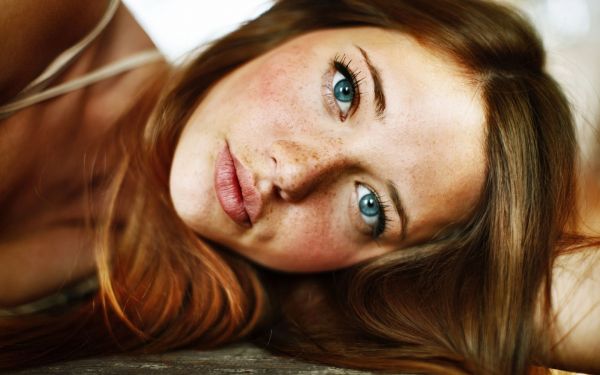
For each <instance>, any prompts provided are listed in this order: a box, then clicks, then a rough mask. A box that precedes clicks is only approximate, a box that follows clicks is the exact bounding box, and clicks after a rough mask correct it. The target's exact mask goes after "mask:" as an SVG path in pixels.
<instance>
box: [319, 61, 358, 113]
mask: <svg viewBox="0 0 600 375" xmlns="http://www.w3.org/2000/svg"><path fill="white" fill-rule="evenodd" d="M351 62H352V60H349V59H347V58H346V56H345V55H342V56H340V55H336V56H335V58H334V59H333V60H332V61H331V71H330V72H331V73H333V76H329V77H330V78H328V81H327V82H326V83H325V88H326V93H325V96H326V97H327V100H328V104H329V106H330V108H331V109H332V110H333V111H334V112H338V113H339V117H340V120H341V121H345V120H346V119H347V118H348V116H350V115H351V114H352V112H354V111H356V109H357V108H358V105H359V103H360V87H359V85H360V82H361V79H359V78H358V74H357V73H355V72H354V70H352V68H350V63H351Z"/></svg>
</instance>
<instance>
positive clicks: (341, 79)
mask: <svg viewBox="0 0 600 375" xmlns="http://www.w3.org/2000/svg"><path fill="white" fill-rule="evenodd" d="M331 86H332V87H333V97H334V98H335V102H336V104H337V106H338V108H339V109H340V112H341V115H342V116H341V117H344V118H345V117H347V116H348V113H349V112H350V109H351V108H352V103H353V102H354V95H355V93H354V85H353V84H352V82H351V81H350V80H349V79H348V78H346V77H345V76H344V75H343V74H342V73H340V72H339V71H336V72H335V75H334V76H333V81H332V82H331Z"/></svg>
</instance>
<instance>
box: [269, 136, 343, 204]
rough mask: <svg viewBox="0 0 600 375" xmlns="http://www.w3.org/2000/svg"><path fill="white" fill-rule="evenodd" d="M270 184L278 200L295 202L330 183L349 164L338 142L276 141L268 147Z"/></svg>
mask: <svg viewBox="0 0 600 375" xmlns="http://www.w3.org/2000/svg"><path fill="white" fill-rule="evenodd" d="M270 156H271V159H272V160H273V161H274V172H273V180H272V182H273V185H274V188H275V189H276V191H278V193H279V195H280V197H281V198H283V199H284V200H287V201H298V200H301V199H302V198H304V197H305V196H306V195H307V194H308V193H310V192H311V191H312V190H313V189H314V188H315V187H317V186H319V185H320V184H323V183H324V182H325V181H326V180H333V179H335V177H336V176H338V175H339V174H340V173H342V171H343V170H344V169H345V168H347V166H348V165H349V164H350V160H349V157H348V156H347V155H345V153H344V152H343V151H342V148H341V146H340V144H339V142H333V141H331V140H330V141H327V140H320V141H318V142H310V143H309V142H298V141H289V140H280V141H276V142H274V143H273V144H272V145H271V148H270Z"/></svg>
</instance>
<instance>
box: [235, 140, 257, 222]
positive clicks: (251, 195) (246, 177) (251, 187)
mask: <svg viewBox="0 0 600 375" xmlns="http://www.w3.org/2000/svg"><path fill="white" fill-rule="evenodd" d="M229 152H230V154H231V158H232V159H233V164H234V166H235V172H236V175H237V179H238V182H239V184H240V189H241V191H242V197H243V200H244V207H245V209H246V212H247V213H248V217H249V218H250V223H251V224H254V223H256V221H257V220H258V217H259V216H260V213H261V211H262V197H261V194H260V192H259V191H258V189H257V188H256V185H255V182H254V176H253V175H252V173H251V172H250V171H249V170H248V169H247V168H246V167H244V165H243V164H242V163H241V162H240V161H239V160H238V159H237V158H236V157H235V155H234V154H233V153H232V152H231V149H229Z"/></svg>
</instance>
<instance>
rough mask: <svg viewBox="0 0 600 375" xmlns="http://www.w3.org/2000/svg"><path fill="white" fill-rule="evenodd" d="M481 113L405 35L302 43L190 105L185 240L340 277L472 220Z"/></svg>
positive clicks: (455, 76)
mask: <svg viewBox="0 0 600 375" xmlns="http://www.w3.org/2000/svg"><path fill="white" fill-rule="evenodd" d="M483 108H484V107H483V104H482V101H481V98H480V97H479V95H478V91H477V88H476V87H474V86H472V85H471V84H470V83H469V81H468V80H467V78H466V77H465V75H464V74H462V73H461V70H460V69H459V67H458V66H457V65H455V64H454V63H453V62H452V61H450V60H449V59H448V58H446V57H444V56H443V55H440V54H437V53H436V52H435V51H432V50H429V49H427V48H425V47H423V46H421V45H419V44H418V43H417V42H416V41H414V40H413V39H412V38H410V37H408V36H406V35H403V34H400V33H397V32H391V31H384V30H380V29H375V28H352V29H337V30H324V31H317V32H313V33H310V34H305V35H303V36H300V37H297V38H295V39H293V40H291V41H289V42H287V43H286V44H283V45H281V46H280V47H278V48H276V49H274V50H272V51H270V52H269V53H267V54H265V55H263V56H261V57H259V58H257V59H255V60H253V61H251V62H249V63H247V64H246V65H244V66H242V67H241V68H239V69H237V70H236V71H234V72H233V73H231V74H230V75H228V76H227V77H225V78H224V79H222V80H221V81H219V83H218V84H217V85H215V86H214V87H213V88H212V90H211V91H210V92H209V93H208V96H207V97H206V98H205V99H204V100H203V101H202V102H201V103H200V104H199V105H198V106H197V108H195V110H194V112H193V115H192V116H191V117H190V119H189V121H188V123H187V124H186V125H185V128H184V129H183V132H182V134H181V138H180V140H179V142H178V144H177V147H176V150H175V156H174V160H173V165H172V169H171V176H170V190H171V197H172V200H173V203H174V206H175V209H176V211H177V213H178V215H179V216H180V217H181V218H182V220H183V221H184V222H185V224H186V225H188V226H189V227H190V228H192V229H193V230H194V231H195V232H196V233H198V234H199V235H200V236H202V237H204V238H206V239H209V240H212V241H214V242H217V243H220V244H222V245H224V246H225V247H227V248H230V249H231V250H233V251H235V252H238V253H240V254H242V255H243V256H245V257H247V258H249V259H250V260H252V261H254V262H257V263H259V264H262V265H264V266H267V267H270V268H273V269H278V270H282V271H291V272H317V271H325V270H332V269H338V268H342V267H346V266H349V265H352V264H355V263H357V262H361V261H364V260H366V259H369V258H373V257H376V256H379V255H382V254H385V253H388V252H391V251H402V250H401V249H402V248H403V247H407V246H410V245H412V244H415V243H418V242H421V241H425V240H427V239H428V238H430V237H431V236H432V235H433V234H435V233H436V232H437V231H439V230H440V229H441V228H443V227H444V226H447V225H448V224H451V223H456V222H459V221H460V220H463V219H464V218H465V217H466V216H467V215H468V214H469V212H470V211H471V210H472V207H473V206H474V205H475V203H476V201H477V199H478V196H479V193H480V191H481V188H482V184H483V179H484V175H485V157H484V152H483V149H484V147H483V144H484V110H483Z"/></svg>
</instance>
